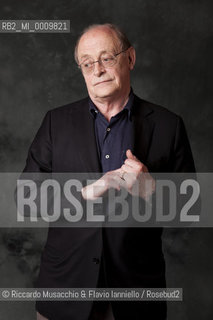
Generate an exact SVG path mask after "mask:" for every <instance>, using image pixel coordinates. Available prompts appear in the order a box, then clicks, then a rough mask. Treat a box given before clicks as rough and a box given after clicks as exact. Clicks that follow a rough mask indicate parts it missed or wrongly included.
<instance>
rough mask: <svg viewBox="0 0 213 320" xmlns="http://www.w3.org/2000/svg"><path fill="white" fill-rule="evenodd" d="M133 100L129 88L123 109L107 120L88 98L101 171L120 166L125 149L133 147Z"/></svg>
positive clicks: (124, 157)
mask: <svg viewBox="0 0 213 320" xmlns="http://www.w3.org/2000/svg"><path fill="white" fill-rule="evenodd" d="M133 101H134V94H133V91H132V90H131V92H130V95H129V100H128V102H127V104H126V105H125V107H124V108H123V110H121V111H120V112H119V113H118V114H116V115H115V116H113V117H112V118H111V119H110V122H108V121H107V119H106V118H105V117H104V116H103V114H102V113H101V112H100V111H99V110H98V109H97V107H96V106H95V104H94V103H93V101H92V100H91V99H89V108H90V112H91V114H92V116H93V117H94V119H95V136H96V141H97V146H98V152H99V157H100V162H101V166H102V172H107V171H111V170H115V169H118V168H120V167H121V166H122V164H123V163H124V161H125V159H126V150H128V149H131V150H132V148H133V123H132V117H131V113H132V106H133Z"/></svg>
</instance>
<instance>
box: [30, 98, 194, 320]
mask: <svg viewBox="0 0 213 320" xmlns="http://www.w3.org/2000/svg"><path fill="white" fill-rule="evenodd" d="M132 120H133V123H134V128H135V132H134V150H132V151H133V154H135V155H136V157H137V158H138V159H139V160H140V161H141V162H143V163H144V164H145V165H146V166H147V167H148V170H149V171H150V172H194V170H195V169H194V162H193V158H192V153H191V149H190V145H189V141H188V138H187V134H186V131H185V127H184V124H183V121H182V119H181V118H180V117H179V116H177V115H175V114H174V113H172V112H170V111H168V110H167V109H165V108H163V107H160V106H157V105H155V104H152V103H149V102H146V101H144V100H141V99H140V98H138V97H137V96H135V98H134V103H133V113H132ZM24 171H25V172H100V171H101V166H100V161H99V157H98V151H97V145H96V139H95V131H94V119H93V117H92V116H91V114H90V112H89V107H88V98H86V99H84V100H81V101H78V102H75V103H72V104H69V105H66V106H63V107H59V108H56V109H54V110H50V111H49V112H48V113H47V114H46V116H45V118H44V120H43V123H42V125H41V127H40V129H39V131H38V133H37V135H36V137H35V139H34V141H33V143H32V145H31V147H30V150H29V154H28V158H27V163H26V167H25V169H24ZM161 234H162V230H161V229H160V228H159V229H158V228H155V229H151V228H147V229H145V228H143V229H140V228H136V229H134V228H120V229H118V228H116V229H115V228H112V229H109V228H106V229H100V228H99V229H98V228H90V229H89V228H49V232H48V238H47V243H46V245H45V248H44V251H43V253H42V257H41V267H40V274H39V279H38V282H37V286H38V287H46V288H47V287H55V288H57V287H69V288H77V287H80V288H85V287H91V288H94V287H96V285H97V281H98V273H99V268H100V263H99V261H100V259H101V255H102V253H104V265H105V273H106V280H107V285H108V287H118V288H119V287H123V288H125V287H132V288H134V287H165V286H166V283H165V262H164V257H163V253H162V243H161ZM146 305H147V304H146V303H144V302H139V303H131V302H129V303H123V304H122V303H119V302H118V303H115V304H113V311H114V312H115V314H117V315H118V319H130V318H131V319H141V318H142V316H143V315H145V319H146V312H147V315H149V318H150V316H151V318H152V315H153V316H156V318H158V319H164V317H165V307H163V308H161V307H160V303H158V304H155V305H154V308H153V307H152V304H151V308H150V304H148V309H147V311H145V310H146ZM37 310H38V311H39V312H40V313H41V314H43V315H44V316H46V317H47V318H48V319H50V320H68V319H69V320H72V319H73V320H76V319H79V320H87V319H88V315H89V312H90V310H91V302H37ZM162 310H163V311H162ZM153 312H155V313H153ZM160 314H162V318H160ZM137 317H138V318H137ZM116 319H117V318H116Z"/></svg>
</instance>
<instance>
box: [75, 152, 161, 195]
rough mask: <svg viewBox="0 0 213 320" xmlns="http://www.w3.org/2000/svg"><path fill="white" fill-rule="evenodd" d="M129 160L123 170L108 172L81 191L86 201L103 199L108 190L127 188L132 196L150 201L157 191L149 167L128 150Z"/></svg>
mask: <svg viewBox="0 0 213 320" xmlns="http://www.w3.org/2000/svg"><path fill="white" fill-rule="evenodd" d="M126 156H127V159H126V160H125V162H124V164H123V165H122V167H121V168H119V169H117V170H113V171H109V172H107V173H106V174H105V175H103V177H101V178H100V179H98V180H97V181H95V182H94V183H92V184H90V185H88V186H86V187H84V188H83V189H82V190H81V193H82V196H83V198H84V199H85V200H94V199H96V198H98V197H101V196H102V195H103V194H104V193H105V192H106V191H107V190H109V189H110V188H114V189H116V190H120V189H121V188H125V189H126V190H127V191H128V192H129V193H130V194H132V195H134V196H140V197H141V198H143V199H144V200H148V199H149V197H150V196H151V194H152V193H153V192H154V191H155V180H154V179H153V178H152V177H151V175H150V174H149V172H148V169H147V167H146V166H145V165H144V164H143V163H142V162H140V161H139V160H138V159H137V158H136V157H135V156H134V155H133V154H132V152H131V150H127V152H126Z"/></svg>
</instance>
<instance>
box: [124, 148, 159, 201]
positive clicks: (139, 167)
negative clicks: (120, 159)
mask: <svg viewBox="0 0 213 320" xmlns="http://www.w3.org/2000/svg"><path fill="white" fill-rule="evenodd" d="M126 156H127V159H126V160H125V162H124V164H123V165H122V167H121V170H122V178H123V180H124V184H123V185H122V187H124V188H125V189H127V190H128V192H129V193H131V194H132V195H134V196H140V197H141V198H143V199H144V200H148V199H149V197H150V196H151V194H152V193H153V192H154V191H155V180H154V179H153V178H152V177H151V175H150V174H149V172H148V169H147V167H146V166H145V165H144V164H143V163H142V162H141V161H140V160H138V159H137V158H136V157H135V156H134V155H133V154H132V152H131V150H127V152H126Z"/></svg>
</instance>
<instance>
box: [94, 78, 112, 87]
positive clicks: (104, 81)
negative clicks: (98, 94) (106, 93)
mask: <svg viewBox="0 0 213 320" xmlns="http://www.w3.org/2000/svg"><path fill="white" fill-rule="evenodd" d="M110 81H112V80H111V79H109V80H103V81H99V82H97V83H95V84H94V86H97V85H99V84H102V83H106V82H110Z"/></svg>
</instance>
